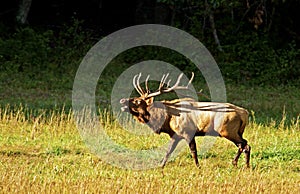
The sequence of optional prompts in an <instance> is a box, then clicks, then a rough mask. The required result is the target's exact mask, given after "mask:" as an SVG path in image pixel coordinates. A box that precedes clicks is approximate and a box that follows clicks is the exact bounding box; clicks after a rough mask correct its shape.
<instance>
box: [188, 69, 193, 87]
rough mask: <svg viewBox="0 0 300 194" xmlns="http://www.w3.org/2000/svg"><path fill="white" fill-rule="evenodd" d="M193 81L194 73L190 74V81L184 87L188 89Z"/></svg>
mask: <svg viewBox="0 0 300 194" xmlns="http://www.w3.org/2000/svg"><path fill="white" fill-rule="evenodd" d="M193 79H194V72H192V76H191V79H190V81H189V83H188V84H187V85H186V87H188V86H189V85H190V84H191V83H192V81H193Z"/></svg>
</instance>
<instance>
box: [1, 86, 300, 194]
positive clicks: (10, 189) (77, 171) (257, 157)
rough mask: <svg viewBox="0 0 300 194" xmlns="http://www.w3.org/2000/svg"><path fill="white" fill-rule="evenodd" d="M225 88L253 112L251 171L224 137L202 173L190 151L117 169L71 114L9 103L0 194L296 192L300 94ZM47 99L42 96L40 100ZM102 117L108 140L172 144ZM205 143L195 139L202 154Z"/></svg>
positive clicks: (203, 161)
mask: <svg viewBox="0 0 300 194" xmlns="http://www.w3.org/2000/svg"><path fill="white" fill-rule="evenodd" d="M227 87H228V88H227V92H228V101H230V102H233V103H235V104H238V105H241V106H243V107H246V108H247V109H248V110H249V111H250V112H251V115H250V122H249V125H248V127H247V128H246V131H245V133H244V138H245V139H247V140H248V142H249V144H250V145H251V147H252V153H251V167H250V169H247V168H244V156H243V155H242V156H241V158H240V160H239V164H238V167H237V168H234V167H233V166H232V165H231V161H232V159H233V157H234V155H235V153H236V151H237V149H236V147H235V146H234V145H233V144H232V143H231V142H229V141H227V140H225V139H222V138H217V140H216V142H215V144H214V145H213V147H212V148H211V149H209V150H208V151H207V152H206V153H204V154H201V153H199V154H198V157H199V163H200V168H199V169H198V168H196V167H195V165H194V161H193V159H192V158H191V155H190V152H189V149H188V146H186V147H184V149H183V151H182V152H181V153H180V154H179V155H178V157H176V158H174V159H173V160H171V161H170V162H168V163H167V165H166V167H165V168H164V169H163V170H162V169H161V168H152V169H147V170H132V169H123V168H118V167H115V166H112V165H109V164H107V163H106V162H105V161H103V160H102V159H101V157H98V156H97V154H95V153H93V152H92V151H91V150H90V149H89V148H88V147H87V146H86V144H85V143H84V141H83V139H82V137H81V135H80V133H79V131H78V129H77V127H76V124H75V120H74V117H73V113H72V110H71V109H67V108H65V109H62V108H52V109H45V108H42V109H38V110H34V109H32V108H30V107H28V106H27V105H24V104H19V105H15V106H10V105H8V103H7V102H6V101H5V102H2V104H3V106H2V108H1V109H0V193H299V192H300V186H299V185H300V122H299V120H300V118H299V117H300V115H299V112H300V111H299V110H300V107H299V106H300V103H299V99H300V95H299V93H300V91H299V88H295V87H290V88H287V87H277V88H266V87H259V86H257V87H256V88H251V87H241V86H234V85H229V86H227ZM237 90H238V91H240V93H236V92H235V91H237ZM27 92H28V91H27ZM2 94H3V93H2ZM58 95H59V94H58ZM12 96H13V95H12ZM26 96H27V97H28V98H30V97H32V94H28V95H25V96H23V97H22V98H23V100H22V101H27V102H29V103H30V102H31V101H30V100H26ZM46 96H47V95H46ZM2 99H3V98H2ZM43 99H45V96H44V95H41V96H37V97H36V98H35V102H39V103H43ZM50 99H51V98H50ZM67 99H69V98H68V97H67ZM44 103H45V104H47V102H46V101H45V100H44ZM66 109H67V110H66ZM100 112H101V114H100V115H99V119H100V120H101V122H102V123H103V124H104V126H105V130H106V132H107V134H108V135H109V136H110V137H111V139H112V140H113V141H114V142H116V143H117V144H119V145H123V146H126V147H128V148H129V149H133V150H141V149H151V148H155V147H157V146H159V145H162V144H164V143H167V142H168V137H167V136H166V135H160V136H159V135H155V134H151V135H147V136H137V135H136V134H132V133H129V132H128V131H125V130H123V129H122V128H121V127H120V126H119V125H118V123H117V121H116V120H114V119H111V118H109V117H108V115H109V114H110V113H109V111H104V110H100ZM202 142H203V138H202V137H198V138H197V143H198V150H200V149H201V148H200V146H201V143H202Z"/></svg>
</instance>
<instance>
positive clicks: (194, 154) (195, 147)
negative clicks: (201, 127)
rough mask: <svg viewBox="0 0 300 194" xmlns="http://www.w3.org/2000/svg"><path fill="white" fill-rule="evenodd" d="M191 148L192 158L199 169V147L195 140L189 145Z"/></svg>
mask: <svg viewBox="0 0 300 194" xmlns="http://www.w3.org/2000/svg"><path fill="white" fill-rule="evenodd" d="M189 147H190V150H191V153H192V157H193V158H194V161H195V164H196V166H197V167H199V162H198V156H197V146H196V141H195V138H193V139H192V141H191V142H190V143H189Z"/></svg>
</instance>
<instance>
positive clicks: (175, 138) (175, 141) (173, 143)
mask: <svg viewBox="0 0 300 194" xmlns="http://www.w3.org/2000/svg"><path fill="white" fill-rule="evenodd" d="M180 140H181V138H180V137H179V136H178V135H176V134H175V135H173V137H172V139H171V141H170V144H169V148H168V151H167V154H166V156H165V157H164V159H163V161H162V164H161V167H162V168H164V167H165V165H166V163H167V161H168V159H169V157H170V155H171V154H172V152H173V151H174V150H175V148H176V146H177V145H178V143H179V141H180Z"/></svg>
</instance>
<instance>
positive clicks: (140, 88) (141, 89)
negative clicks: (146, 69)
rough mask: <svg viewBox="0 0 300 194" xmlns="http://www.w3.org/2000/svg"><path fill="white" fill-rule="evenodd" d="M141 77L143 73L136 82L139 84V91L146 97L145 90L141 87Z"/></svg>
mask: <svg viewBox="0 0 300 194" xmlns="http://www.w3.org/2000/svg"><path fill="white" fill-rule="evenodd" d="M141 76H142V73H139V76H138V78H137V81H136V82H137V87H138V88H139V90H140V91H141V93H142V95H144V94H145V91H144V90H143V88H142V87H141V86H140V78H141Z"/></svg>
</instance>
